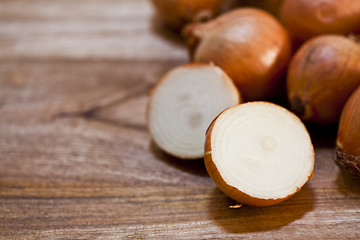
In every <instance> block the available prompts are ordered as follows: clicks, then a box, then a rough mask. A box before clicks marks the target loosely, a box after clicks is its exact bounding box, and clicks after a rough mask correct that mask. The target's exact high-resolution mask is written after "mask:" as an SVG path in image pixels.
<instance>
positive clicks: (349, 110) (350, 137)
mask: <svg viewBox="0 0 360 240" xmlns="http://www.w3.org/2000/svg"><path fill="white" fill-rule="evenodd" d="M335 162H336V163H337V164H338V166H339V167H340V168H342V169H344V170H345V171H347V172H348V173H351V174H353V175H356V176H358V177H360V87H358V88H357V90H356V91H355V92H354V93H353V94H351V97H350V98H349V99H348V100H347V102H346V105H345V107H344V109H343V111H342V112H341V118H340V123H339V129H338V134H337V139H336V161H335Z"/></svg>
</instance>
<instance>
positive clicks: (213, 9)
mask: <svg viewBox="0 0 360 240" xmlns="http://www.w3.org/2000/svg"><path fill="white" fill-rule="evenodd" d="M152 2H153V4H154V7H155V9H156V12H157V13H158V14H159V17H160V18H161V19H162V20H163V21H164V22H165V23H166V24H167V25H168V26H170V27H171V28H174V29H176V30H178V29H181V28H182V27H183V26H184V25H185V24H187V23H191V22H197V21H200V20H201V21H203V20H207V19H210V18H212V17H214V16H215V15H217V14H219V13H220V12H221V11H222V10H223V9H225V8H226V7H227V6H228V4H229V1H228V0H152Z"/></svg>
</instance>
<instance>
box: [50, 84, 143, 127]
mask: <svg viewBox="0 0 360 240" xmlns="http://www.w3.org/2000/svg"><path fill="white" fill-rule="evenodd" d="M148 91H149V87H147V88H145V89H144V88H142V89H140V90H137V91H134V92H131V93H130V94H126V95H125V96H121V97H118V98H112V100H111V101H106V100H105V101H103V102H104V103H103V104H101V103H100V104H99V105H95V106H91V107H89V108H88V109H86V110H83V111H78V112H76V111H75V112H60V113H57V114H56V115H55V116H54V117H53V119H58V118H84V119H87V120H93V121H97V122H101V123H104V124H108V125H112V126H116V127H124V128H130V129H134V130H139V131H146V129H147V128H146V126H144V125H140V124H132V123H128V122H124V121H120V120H112V119H107V118H104V117H101V115H99V112H101V111H103V110H104V109H107V108H111V107H114V106H116V105H122V104H124V103H126V102H128V101H129V100H132V99H134V98H137V97H141V96H143V95H144V94H146V93H147V92H148ZM100 102H101V101H100Z"/></svg>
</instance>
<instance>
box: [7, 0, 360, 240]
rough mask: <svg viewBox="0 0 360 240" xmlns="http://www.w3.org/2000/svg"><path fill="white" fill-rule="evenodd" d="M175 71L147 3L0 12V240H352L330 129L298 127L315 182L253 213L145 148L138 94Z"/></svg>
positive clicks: (355, 190)
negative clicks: (304, 131)
mask: <svg viewBox="0 0 360 240" xmlns="http://www.w3.org/2000/svg"><path fill="white" fill-rule="evenodd" d="M187 60H188V57H187V52H186V49H185V48H184V46H183V45H182V44H181V41H180V40H179V39H178V38H177V37H175V36H174V35H173V34H171V33H169V32H167V31H165V30H164V29H163V28H162V27H161V26H160V25H159V24H158V21H157V20H156V18H155V17H154V14H153V10H152V8H151V5H150V4H149V2H148V1H146V0H136V1H135V0H122V1H120V0H102V1H97V0H88V1H85V0H82V1H72V0H65V1H63V0H56V1H54V0H53V1H47V0H36V1H34V0H2V1H1V2H0V239H57V238H60V239H63V238H64V239H89V238H104V239H175V238H180V239H211V238H213V239H223V238H252V239H267V238H269V239H281V238H290V239H304V238H305V237H310V238H312V239H344V238H353V239H359V238H360V182H359V181H356V180H353V179H351V178H348V177H347V176H346V175H343V174H342V173H341V172H340V171H339V170H338V168H337V166H336V165H335V164H334V161H333V150H332V149H333V145H334V141H335V135H336V127H323V128H318V127H311V128H310V133H311V135H312V137H313V140H314V144H315V147H316V165H315V176H314V179H313V180H312V181H311V182H309V183H308V184H306V186H305V187H304V188H303V190H302V191H300V192H299V193H298V194H296V195H295V196H294V197H292V198H291V199H289V200H288V201H285V202H283V203H282V204H280V205H277V206H273V207H266V208H255V207H248V206H244V207H242V208H240V209H229V206H230V205H233V204H235V202H233V201H232V200H231V199H229V198H227V197H226V196H225V195H224V194H222V193H221V192H220V191H219V190H218V189H217V188H216V187H215V185H214V183H213V182H212V180H211V179H210V178H209V177H208V175H207V173H206V170H205V168H204V165H203V162H202V161H181V160H177V159H174V158H172V157H169V156H167V155H165V154H164V153H162V152H161V151H160V150H159V149H158V148H157V147H156V146H155V145H154V143H153V142H152V141H151V139H150V136H149V134H148V132H147V129H146V125H145V117H144V113H145V105H146V102H147V95H148V91H149V89H150V88H151V87H152V86H153V85H154V84H155V83H156V81H157V80H158V79H159V78H160V76H161V75H162V74H164V73H165V72H166V71H168V70H169V69H171V68H172V67H174V66H178V65H180V64H182V63H185V62H186V61H187Z"/></svg>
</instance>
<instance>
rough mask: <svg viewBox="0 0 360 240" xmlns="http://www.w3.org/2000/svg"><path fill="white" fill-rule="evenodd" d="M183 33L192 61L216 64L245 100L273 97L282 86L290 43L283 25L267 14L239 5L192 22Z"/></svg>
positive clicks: (289, 52)
mask: <svg viewBox="0 0 360 240" xmlns="http://www.w3.org/2000/svg"><path fill="white" fill-rule="evenodd" d="M184 34H185V36H186V37H187V40H188V45H189V48H190V51H191V52H192V55H193V60H194V61H198V62H213V63H214V64H216V65H218V66H220V67H221V68H222V69H223V70H225V72H226V73H227V74H229V75H230V77H231V78H232V79H233V81H234V82H235V84H236V85H237V87H238V88H239V90H240V91H241V93H242V94H243V96H244V99H245V100H246V101H250V100H263V99H267V98H270V97H274V96H276V95H278V93H279V92H281V90H282V89H283V86H284V81H283V79H282V75H283V73H284V71H285V68H286V66H287V63H288V60H289V58H290V54H291V44H290V40H289V37H288V34H287V32H286V30H285V28H284V27H283V26H282V25H281V24H280V23H279V21H277V19H275V17H273V16H272V15H270V14H269V13H267V12H265V11H263V10H260V9H255V8H239V9H235V10H232V11H230V12H227V13H225V14H223V15H221V16H219V17H218V18H216V19H213V20H211V21H209V22H206V23H198V24H192V25H190V26H188V27H187V28H186V29H185V31H184Z"/></svg>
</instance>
